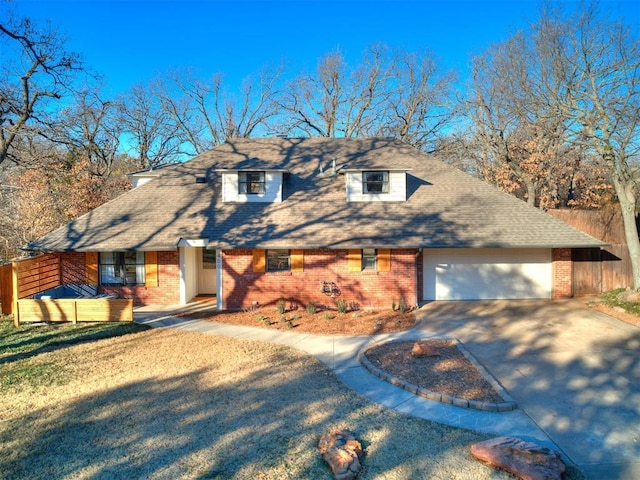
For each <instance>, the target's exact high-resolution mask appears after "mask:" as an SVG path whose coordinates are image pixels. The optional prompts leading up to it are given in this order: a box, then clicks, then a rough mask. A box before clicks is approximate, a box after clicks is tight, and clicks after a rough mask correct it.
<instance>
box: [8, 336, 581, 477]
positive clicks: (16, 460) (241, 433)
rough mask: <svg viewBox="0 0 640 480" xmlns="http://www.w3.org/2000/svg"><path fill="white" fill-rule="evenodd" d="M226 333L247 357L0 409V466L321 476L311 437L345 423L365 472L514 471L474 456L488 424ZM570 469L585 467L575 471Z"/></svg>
mask: <svg viewBox="0 0 640 480" xmlns="http://www.w3.org/2000/svg"><path fill="white" fill-rule="evenodd" d="M228 341H233V342H235V346H234V349H235V350H237V354H238V355H245V356H246V357H247V358H246V361H245V362H244V366H245V367H246V368H239V369H237V370H236V371H234V372H231V373H228V374H227V373H225V372H222V371H219V370H218V366H219V361H218V360H216V357H215V351H213V350H212V351H211V352H212V354H211V362H210V363H209V364H208V365H200V364H199V365H197V367H194V368H193V369H191V370H190V371H189V372H187V373H182V374H177V375H166V376H165V378H159V377H150V378H146V379H143V380H140V381H135V382H130V383H124V384H122V385H119V386H116V387H110V388H105V389H101V390H100V391H97V392H95V393H91V394H87V395H84V396H81V397H79V398H77V399H74V398H73V397H71V398H69V399H68V400H63V401H61V402H58V403H56V402H55V401H53V400H52V403H51V405H50V406H47V407H43V408H39V409H36V410H34V411H32V412H29V413H28V414H24V415H22V416H19V417H16V418H7V419H6V421H5V422H4V424H5V425H4V427H3V428H4V431H0V445H2V446H0V451H2V450H4V451H3V452H2V455H0V458H1V459H0V471H2V472H3V475H4V476H5V477H6V478H33V479H37V478H43V479H44V478H62V477H65V478H68V477H78V478H225V479H230V478H238V479H239V478H263V479H268V478H274V479H275V478H278V479H282V478H292V479H293V478H295V479H330V478H333V477H332V474H331V472H330V470H329V468H328V467H327V466H326V464H324V462H323V461H322V459H321V458H320V456H319V455H318V453H317V449H316V447H317V442H318V439H319V436H320V435H321V434H322V433H324V432H326V431H328V430H330V429H332V428H336V427H342V428H348V429H350V430H352V431H354V432H355V433H356V435H357V437H358V438H359V439H360V440H361V441H362V443H363V445H364V447H365V451H366V456H365V458H364V461H363V463H364V472H363V474H362V476H361V477H360V478H362V479H371V478H381V477H385V476H387V475H392V476H394V477H397V478H451V476H452V475H453V472H456V475H457V476H458V478H474V479H476V478H477V479H482V478H487V479H488V478H491V479H498V478H505V479H507V478H513V477H511V476H509V475H507V474H506V473H504V472H500V471H496V470H494V469H492V468H490V467H487V466H485V465H482V464H481V463H479V462H477V461H476V460H474V459H473V458H472V457H471V455H470V453H469V446H470V445H471V444H472V443H475V442H478V441H481V440H484V439H486V438H488V437H487V435H484V434H479V433H475V432H471V431H467V430H461V429H455V428H452V427H447V426H444V425H440V424H436V423H431V422H428V421H425V420H421V419H416V418H410V417H406V416H404V415H401V414H398V413H397V412H394V411H391V410H388V409H385V408H383V407H381V406H378V405H375V404H372V403H370V402H368V401H367V400H366V399H364V398H363V397H360V396H359V395H357V394H355V393H354V392H352V391H351V390H349V389H348V388H347V387H345V386H344V385H343V384H342V383H341V382H339V380H337V379H336V377H335V376H334V375H333V374H331V373H330V372H329V371H327V370H326V369H325V368H324V367H323V366H322V365H321V364H320V363H319V362H317V361H316V360H315V359H312V358H310V357H308V356H307V355H305V354H302V353H300V352H297V351H295V350H292V349H289V348H286V347H279V346H272V345H270V346H269V347H268V351H267V352H265V353H264V354H263V355H260V354H258V355H253V352H254V351H255V348H253V349H251V350H250V352H251V353H252V355H251V356H250V355H247V350H246V347H245V346H246V345H247V343H249V342H246V341H240V340H235V339H228ZM250 343H252V344H256V343H258V342H250ZM258 345H260V344H258ZM264 345H266V344H264ZM124 348H127V349H128V348H131V345H127V346H126V347H123V349H124ZM183 360H184V361H185V362H188V361H189V360H190V359H189V357H188V356H184V358H183ZM105 371H107V369H105ZM218 373H220V378H219V379H218V380H216V376H217V375H218ZM106 374H107V375H108V373H106ZM5 417H6V415H5ZM19 435H21V436H19ZM467 472H468V473H467ZM467 475H468V476H467ZM567 478H583V477H582V476H581V474H580V473H579V472H577V471H573V473H571V475H569V476H568V477H567Z"/></svg>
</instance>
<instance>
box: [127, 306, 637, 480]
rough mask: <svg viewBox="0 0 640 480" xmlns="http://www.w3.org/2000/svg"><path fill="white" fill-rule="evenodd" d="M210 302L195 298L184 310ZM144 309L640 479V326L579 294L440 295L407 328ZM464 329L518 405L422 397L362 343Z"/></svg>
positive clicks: (391, 399)
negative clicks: (243, 321) (299, 324)
mask: <svg viewBox="0 0 640 480" xmlns="http://www.w3.org/2000/svg"><path fill="white" fill-rule="evenodd" d="M202 308H210V304H207V303H194V304H190V305H187V306H186V307H184V306H183V307H180V311H181V312H184V310H185V309H187V310H189V309H192V310H198V309H202ZM174 313H175V310H174V309H171V308H166V309H155V308H150V307H144V308H138V309H136V311H135V313H134V316H135V319H136V321H137V322H139V323H144V324H148V325H151V326H155V327H171V328H178V329H184V330H189V331H196V332H202V333H213V334H217V335H226V336H233V337H237V338H244V339H248V340H262V341H267V342H273V343H278V344H283V345H287V346H291V347H294V348H297V349H300V350H302V351H305V352H307V353H309V354H311V355H313V356H315V357H316V358H318V359H319V360H320V361H321V362H323V363H324V364H325V365H326V366H327V367H328V368H330V369H332V370H333V371H334V372H335V373H336V375H337V376H338V378H340V379H341V380H342V381H343V382H344V383H345V384H346V385H348V386H349V387H350V388H352V389H353V390H355V391H356V392H358V393H360V394H361V395H364V396H366V397H367V398H369V399H370V400H372V401H373V402H376V403H378V404H381V405H384V406H386V407H388V408H393V409H395V410H397V411H400V412H403V413H405V414H407V415H412V416H415V417H420V418H425V419H428V420H432V421H436V422H439V423H444V424H447V425H452V426H455V427H461V428H468V429H472V430H476V431H481V432H485V433H490V434H495V435H510V436H516V437H519V438H522V439H524V440H530V441H535V442H537V443H541V444H544V445H547V446H549V447H551V448H555V449H557V450H560V451H561V452H562V454H563V455H564V456H565V458H566V459H567V460H569V461H571V462H573V463H575V464H577V465H578V466H579V467H580V468H581V469H582V470H583V471H584V472H585V473H586V474H587V475H588V476H589V478H592V479H594V480H597V479H631V478H640V361H639V359H640V353H639V352H640V329H638V328H636V327H634V326H632V325H628V324H626V323H624V322H620V321H618V320H616V319H613V318H611V317H609V316H608V315H605V314H602V313H600V312H597V311H595V310H591V309H587V308H585V306H584V304H583V303H581V302H579V301H577V300H569V301H526V300H525V301H493V302H434V303H431V304H428V305H426V306H424V307H422V308H421V309H420V310H418V311H417V316H418V325H417V326H416V327H415V328H414V329H412V330H410V331H406V332H399V333H395V334H388V335H376V336H375V337H372V336H360V337H349V336H318V335H310V334H297V333H290V332H280V331H269V330H266V329H261V328H249V327H240V326H232V325H226V324H219V323H214V322H208V321H200V320H192V319H189V318H188V317H175V316H173V314H174ZM391 338H393V339H403V340H416V339H421V338H457V339H459V340H460V341H461V342H462V343H463V344H464V346H465V347H466V349H467V350H468V351H470V352H471V353H472V354H473V355H474V357H475V358H476V359H477V360H478V361H479V362H480V363H481V364H482V365H484V366H485V367H486V368H487V370H488V371H489V372H491V374H492V375H493V376H494V377H495V378H496V379H497V380H498V381H499V382H500V383H501V384H502V385H503V386H504V387H505V388H506V390H507V391H508V392H509V394H510V395H511V396H512V397H513V398H514V400H515V401H516V402H517V403H518V405H519V406H520V408H519V409H517V410H514V411H511V412H500V413H493V412H483V411H478V410H472V409H464V408H460V407H455V406H453V405H447V404H442V403H439V402H434V401H430V400H427V399H425V398H422V397H417V396H415V395H413V394H411V393H409V392H407V391H405V390H402V389H400V388H398V387H394V386H392V385H390V384H389V383H387V382H385V381H383V380H380V379H379V378H378V377H376V376H374V375H372V374H370V373H369V372H368V371H367V370H366V369H364V368H363V367H362V366H361V365H360V363H359V362H358V360H357V354H358V352H359V351H360V350H361V349H363V348H366V347H367V346H369V345H371V344H373V343H376V342H380V341H385V340H388V339H391Z"/></svg>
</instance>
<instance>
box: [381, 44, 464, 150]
mask: <svg viewBox="0 0 640 480" xmlns="http://www.w3.org/2000/svg"><path fill="white" fill-rule="evenodd" d="M453 82H454V75H453V73H452V72H449V73H440V72H439V70H438V66H437V64H436V62H435V60H434V59H433V57H432V56H431V55H430V54H427V53H405V52H398V53H397V55H396V58H395V60H394V62H393V80H392V88H391V89H390V93H391V94H390V95H389V98H388V99H387V101H386V102H385V103H386V105H385V108H384V111H385V115H384V117H383V118H382V122H381V123H380V125H379V127H378V128H379V132H378V134H379V135H383V136H390V137H395V138H398V139H399V140H401V141H403V142H405V143H408V144H410V145H413V146H414V147H416V148H419V149H434V148H435V143H436V142H437V140H438V138H439V137H440V134H441V132H442V130H443V129H444V127H446V126H447V125H449V124H450V122H451V120H452V118H453V116H454V114H455V111H454V108H453V106H452V102H451V93H452V92H451V90H452V89H451V87H452V85H453Z"/></svg>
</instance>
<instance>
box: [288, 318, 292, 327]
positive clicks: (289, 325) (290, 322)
mask: <svg viewBox="0 0 640 480" xmlns="http://www.w3.org/2000/svg"><path fill="white" fill-rule="evenodd" d="M287 328H293V322H292V321H291V320H289V321H288V322H287Z"/></svg>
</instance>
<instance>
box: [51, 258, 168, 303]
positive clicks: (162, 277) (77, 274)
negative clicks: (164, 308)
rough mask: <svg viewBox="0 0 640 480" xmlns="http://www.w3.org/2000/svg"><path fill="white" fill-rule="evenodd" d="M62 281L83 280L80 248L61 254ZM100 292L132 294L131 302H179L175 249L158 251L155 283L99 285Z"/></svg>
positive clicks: (84, 278) (123, 295)
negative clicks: (156, 282)
mask: <svg viewBox="0 0 640 480" xmlns="http://www.w3.org/2000/svg"><path fill="white" fill-rule="evenodd" d="M60 264H61V269H62V283H75V284H85V283H87V282H86V273H85V265H86V262H85V254H84V252H82V253H80V252H65V253H62V254H61V260H60ZM98 291H99V292H100V293H109V294H114V295H117V296H118V297H119V298H132V299H133V303H134V305H170V304H178V303H179V302H180V255H179V253H178V250H174V251H168V252H158V286H157V287H155V286H154V287H150V286H145V285H140V286H137V285H136V286H122V287H117V286H100V287H98Z"/></svg>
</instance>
